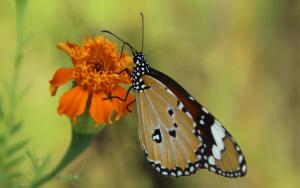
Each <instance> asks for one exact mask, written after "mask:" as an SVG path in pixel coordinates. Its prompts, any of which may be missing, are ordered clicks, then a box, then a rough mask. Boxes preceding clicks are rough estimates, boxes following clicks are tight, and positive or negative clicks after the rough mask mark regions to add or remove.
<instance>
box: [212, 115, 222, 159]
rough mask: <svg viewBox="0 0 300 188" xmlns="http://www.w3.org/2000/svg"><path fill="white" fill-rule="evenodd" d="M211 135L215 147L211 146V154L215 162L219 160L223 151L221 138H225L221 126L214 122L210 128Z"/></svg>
mask: <svg viewBox="0 0 300 188" xmlns="http://www.w3.org/2000/svg"><path fill="white" fill-rule="evenodd" d="M211 133H212V135H213V137H214V140H215V142H216V144H217V145H213V148H212V152H213V155H214V157H215V158H216V159H217V160H220V159H221V151H222V150H223V149H224V142H223V138H224V137H225V132H224V129H223V128H222V127H221V124H220V123H219V122H217V121H216V120H215V122H214V124H213V125H212V126H211Z"/></svg>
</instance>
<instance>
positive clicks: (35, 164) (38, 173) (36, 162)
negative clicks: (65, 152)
mask: <svg viewBox="0 0 300 188" xmlns="http://www.w3.org/2000/svg"><path fill="white" fill-rule="evenodd" d="M26 154H27V157H28V158H29V160H30V162H31V172H32V174H31V175H30V181H31V183H32V182H35V181H36V180H39V179H41V178H42V177H43V175H44V174H45V173H46V170H47V167H48V166H47V165H48V164H49V161H50V156H47V157H45V158H43V159H40V158H38V157H36V156H35V155H34V154H33V153H32V152H30V151H26Z"/></svg>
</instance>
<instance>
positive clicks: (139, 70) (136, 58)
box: [130, 52, 150, 92]
mask: <svg viewBox="0 0 300 188" xmlns="http://www.w3.org/2000/svg"><path fill="white" fill-rule="evenodd" d="M133 62H134V69H133V72H132V73H131V74H130V79H131V81H132V86H133V90H134V91H135V92H142V91H144V90H145V89H147V86H146V85H145V83H144V81H143V78H142V76H143V75H145V74H148V73H149V72H150V70H149V65H148V63H147V60H146V58H145V55H144V53H143V52H134V53H133Z"/></svg>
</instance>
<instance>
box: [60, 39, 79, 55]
mask: <svg viewBox="0 0 300 188" xmlns="http://www.w3.org/2000/svg"><path fill="white" fill-rule="evenodd" d="M57 47H58V48H59V49H61V50H62V51H64V52H65V53H66V54H68V55H69V56H71V55H72V52H73V49H75V48H77V47H79V46H78V45H76V44H73V43H70V42H61V43H59V44H58V45H57Z"/></svg>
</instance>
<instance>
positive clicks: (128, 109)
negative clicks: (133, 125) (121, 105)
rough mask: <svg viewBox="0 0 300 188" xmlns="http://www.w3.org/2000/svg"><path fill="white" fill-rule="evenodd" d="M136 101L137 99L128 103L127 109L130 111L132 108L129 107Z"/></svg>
mask: <svg viewBox="0 0 300 188" xmlns="http://www.w3.org/2000/svg"><path fill="white" fill-rule="evenodd" d="M134 102H135V99H134V100H132V101H131V102H130V103H128V104H127V105H126V110H128V112H131V110H130V109H129V106H130V105H132V104H133V103H134Z"/></svg>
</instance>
